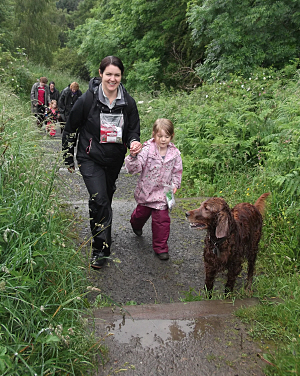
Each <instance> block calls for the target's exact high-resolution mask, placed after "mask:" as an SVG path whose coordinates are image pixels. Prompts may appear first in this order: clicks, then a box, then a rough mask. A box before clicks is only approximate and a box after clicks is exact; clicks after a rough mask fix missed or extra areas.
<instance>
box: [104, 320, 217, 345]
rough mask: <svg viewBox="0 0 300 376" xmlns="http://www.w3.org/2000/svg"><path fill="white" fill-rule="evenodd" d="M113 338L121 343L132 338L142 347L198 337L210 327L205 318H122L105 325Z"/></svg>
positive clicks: (127, 341) (128, 341)
mask: <svg viewBox="0 0 300 376" xmlns="http://www.w3.org/2000/svg"><path fill="white" fill-rule="evenodd" d="M106 329H107V331H108V332H110V333H114V338H115V339H116V340H117V341H118V342H121V343H130V342H131V341H132V340H133V339H134V340H135V341H138V343H140V345H141V346H143V347H157V346H160V345H162V344H164V343H167V342H170V341H181V340H183V339H184V338H186V337H188V336H192V337H193V338H194V339H200V338H201V337H202V336H203V334H204V333H205V332H207V331H209V330H211V329H212V326H211V324H210V323H209V322H207V321H206V320H205V319H202V320H132V319H126V320H124V319H122V320H118V321H115V322H114V324H112V325H110V326H107V328H106Z"/></svg>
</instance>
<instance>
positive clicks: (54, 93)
mask: <svg viewBox="0 0 300 376" xmlns="http://www.w3.org/2000/svg"><path fill="white" fill-rule="evenodd" d="M49 89H50V100H56V102H58V100H59V91H58V90H57V89H56V87H55V82H54V81H51V82H50V84H49Z"/></svg>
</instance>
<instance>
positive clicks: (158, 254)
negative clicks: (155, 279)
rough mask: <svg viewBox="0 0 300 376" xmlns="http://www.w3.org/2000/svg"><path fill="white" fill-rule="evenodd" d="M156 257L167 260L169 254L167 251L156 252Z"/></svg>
mask: <svg viewBox="0 0 300 376" xmlns="http://www.w3.org/2000/svg"><path fill="white" fill-rule="evenodd" d="M157 257H158V258H159V259H160V260H169V254H168V252H163V253H157Z"/></svg>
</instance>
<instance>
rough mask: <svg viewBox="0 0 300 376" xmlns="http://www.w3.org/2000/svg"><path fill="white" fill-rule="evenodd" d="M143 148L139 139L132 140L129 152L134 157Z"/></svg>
mask: <svg viewBox="0 0 300 376" xmlns="http://www.w3.org/2000/svg"><path fill="white" fill-rule="evenodd" d="M142 148H143V145H142V144H141V143H140V142H139V141H132V143H131V144H130V154H131V155H132V156H133V157H135V156H136V155H137V154H138V153H139V152H140V151H141V150H142Z"/></svg>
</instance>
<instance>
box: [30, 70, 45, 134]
mask: <svg viewBox="0 0 300 376" xmlns="http://www.w3.org/2000/svg"><path fill="white" fill-rule="evenodd" d="M47 82H48V79H47V78H46V77H41V78H40V80H39V82H36V83H35V84H33V85H32V88H31V92H30V100H31V112H32V113H33V114H34V115H35V116H36V118H37V126H38V127H40V128H41V127H42V125H43V122H44V120H45V109H46V107H48V106H49V104H50V90H49V86H48V85H47Z"/></svg>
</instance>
